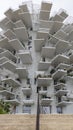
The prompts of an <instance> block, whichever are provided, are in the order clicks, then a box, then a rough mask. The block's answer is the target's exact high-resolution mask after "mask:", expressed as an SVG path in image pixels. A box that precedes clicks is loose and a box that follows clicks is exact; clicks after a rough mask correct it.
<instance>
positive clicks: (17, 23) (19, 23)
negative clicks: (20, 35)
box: [14, 20, 26, 28]
mask: <svg viewBox="0 0 73 130" xmlns="http://www.w3.org/2000/svg"><path fill="white" fill-rule="evenodd" d="M14 24H15V27H16V28H19V27H24V28H26V27H25V25H24V23H23V21H22V20H18V21H16V22H15V23H14Z"/></svg>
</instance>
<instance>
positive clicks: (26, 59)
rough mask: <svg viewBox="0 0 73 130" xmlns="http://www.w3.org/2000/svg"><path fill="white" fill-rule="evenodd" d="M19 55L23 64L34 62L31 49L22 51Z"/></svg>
mask: <svg viewBox="0 0 73 130" xmlns="http://www.w3.org/2000/svg"><path fill="white" fill-rule="evenodd" d="M19 57H20V58H21V61H22V63H23V64H31V63H32V57H31V54H30V52H29V51H27V52H25V51H24V52H20V53H19Z"/></svg>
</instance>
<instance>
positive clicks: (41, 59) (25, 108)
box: [0, 1, 73, 114]
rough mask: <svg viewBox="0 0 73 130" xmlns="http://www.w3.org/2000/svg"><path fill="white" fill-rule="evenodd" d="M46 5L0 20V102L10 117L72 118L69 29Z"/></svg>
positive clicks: (62, 15)
mask: <svg viewBox="0 0 73 130" xmlns="http://www.w3.org/2000/svg"><path fill="white" fill-rule="evenodd" d="M51 8H52V3H49V2H45V1H42V2H41V5H40V7H39V6H37V5H35V4H33V3H32V2H24V3H23V4H22V5H20V6H19V7H18V9H17V10H12V9H8V10H7V11H6V12H5V18H4V19H2V20H1V21H0V27H1V28H2V31H1V34H0V99H2V100H3V101H4V102H9V103H10V104H11V109H10V113H29V114H36V111H37V88H39V103H40V113H42V114H49V113H52V114H53V113H63V114H70V113H73V24H65V23H64V20H65V19H66V18H67V17H68V14H67V13H66V11H65V10H62V9H61V10H59V12H57V13H56V14H55V15H53V16H50V12H51Z"/></svg>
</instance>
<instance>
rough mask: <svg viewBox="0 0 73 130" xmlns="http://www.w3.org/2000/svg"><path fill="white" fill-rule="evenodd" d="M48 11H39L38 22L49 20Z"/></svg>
mask: <svg viewBox="0 0 73 130" xmlns="http://www.w3.org/2000/svg"><path fill="white" fill-rule="evenodd" d="M49 16H50V11H47V10H40V14H39V19H40V20H49Z"/></svg>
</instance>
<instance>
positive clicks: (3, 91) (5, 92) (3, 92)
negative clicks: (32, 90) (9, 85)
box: [0, 90, 15, 96]
mask: <svg viewBox="0 0 73 130" xmlns="http://www.w3.org/2000/svg"><path fill="white" fill-rule="evenodd" d="M0 94H1V95H3V96H14V95H15V94H14V93H12V92H10V91H8V90H1V91H0Z"/></svg>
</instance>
